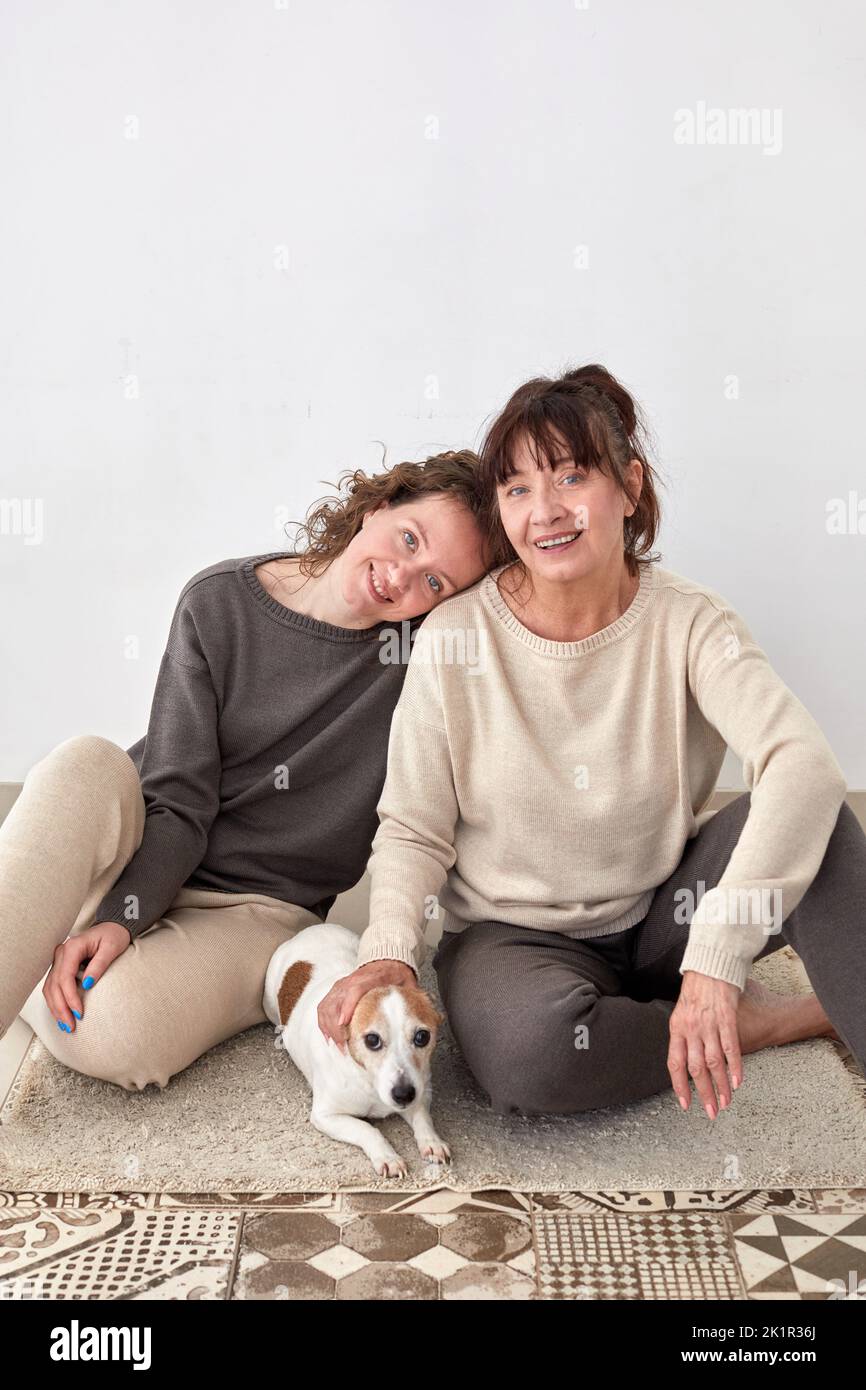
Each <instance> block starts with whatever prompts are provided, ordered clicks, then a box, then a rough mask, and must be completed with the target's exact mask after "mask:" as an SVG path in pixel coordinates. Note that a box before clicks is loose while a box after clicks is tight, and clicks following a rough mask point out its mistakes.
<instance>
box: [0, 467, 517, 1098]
mask: <svg viewBox="0 0 866 1390" xmlns="http://www.w3.org/2000/svg"><path fill="white" fill-rule="evenodd" d="M477 465H478V460H477V458H476V456H475V455H474V454H472V453H469V452H457V453H447V454H442V455H436V456H434V457H433V458H430V459H428V460H427V461H426V462H425V463H400V464H397V465H396V466H395V467H393V468H391V469H389V470H387V471H386V472H383V473H381V474H377V475H375V476H373V477H367V476H366V475H365V474H364V473H363V472H361V471H360V470H358V471H357V472H355V473H354V474H351V475H350V476H349V479H348V486H347V489H346V492H345V494H344V495H343V496H341V497H339V498H336V499H331V500H326V501H325V502H323V503H322V504H320V505H318V506H316V507H314V508H313V509H311V513H310V514H309V516H308V520H307V522H306V525H304V526H302V527H301V528H300V529H301V531H302V532H305V533H306V539H307V544H306V546H305V548H304V550H303V551H302V552H301V553H300V554H294V553H292V552H274V553H271V554H267V555H251V556H247V557H243V558H241V559H233V560H224V561H221V562H220V563H218V564H215V565H211V566H209V567H208V568H207V569H205V570H202V571H200V573H198V574H196V575H193V577H192V578H191V579H190V580H189V581H188V582H187V584H185V585H184V588H183V591H182V593H181V595H180V598H179V600H178V603H177V607H176V609H175V613H174V618H173V620H172V623H171V630H170V632H169V638H168V646H167V648H166V652H165V655H164V657H163V660H162V664H161V666H160V670H159V676H158V679H157V684H156V691H155V694H154V699H153V706H152V710H151V717H150V724H149V727H148V731H147V734H146V736H145V737H144V738H143V739H141V740H139V742H138V743H136V744H135V745H133V747H132V748H130V749H129V750H128V752H127V751H125V750H124V749H122V748H120V747H118V746H117V745H116V744H114V743H112V742H111V741H110V740H109V739H105V738H101V737H99V736H96V735H84V736H81V737H77V738H72V739H67V740H66V741H65V742H64V743H61V744H60V745H58V747H56V748H55V749H54V750H53V751H52V752H50V753H49V754H48V756H47V757H45V758H43V759H42V761H41V762H39V763H37V764H36V765H35V767H33V768H32V769H31V771H30V773H29V774H28V776H27V779H26V781H25V783H24V788H23V790H22V792H21V795H20V797H19V798H18V801H17V802H16V803H15V805H14V807H13V808H12V811H11V813H10V815H9V816H8V817H7V819H6V821H5V822H4V824H3V826H2V828H0V1036H2V1034H3V1033H4V1031H5V1029H6V1028H7V1027H8V1025H9V1023H10V1022H11V1020H12V1019H13V1018H14V1017H15V1015H16V1014H18V1013H19V1012H20V1014H21V1016H22V1018H24V1020H25V1021H26V1022H27V1023H28V1024H29V1025H30V1026H31V1027H32V1028H33V1029H34V1031H35V1032H36V1033H37V1035H38V1036H39V1038H40V1039H41V1041H42V1042H43V1043H44V1044H45V1046H46V1047H47V1048H48V1050H49V1051H50V1052H52V1053H53V1054H54V1056H55V1057H56V1058H57V1059H58V1060H59V1061H61V1062H64V1063H65V1064H66V1065H68V1066H70V1067H72V1068H74V1069H75V1070H76V1071H80V1072H84V1073H86V1074H88V1075H91V1076H98V1077H101V1078H102V1079H104V1080H107V1081H113V1082H115V1083H116V1084H118V1085H121V1086H124V1087H125V1088H127V1089H129V1090H141V1089H142V1088H143V1087H144V1086H146V1085H147V1084H148V1083H149V1082H154V1083H156V1084H157V1085H160V1086H165V1085H166V1084H167V1082H168V1080H169V1078H170V1077H171V1076H172V1075H173V1074H174V1073H175V1072H177V1071H180V1070H181V1069H182V1068H184V1067H186V1066H188V1065H189V1064H190V1062H193V1061H194V1060H195V1059H196V1058H197V1057H199V1056H200V1055H201V1054H202V1053H203V1052H205V1051H206V1050H207V1049H208V1048H211V1047H213V1046H214V1045H215V1044H216V1043H218V1042H221V1041H223V1039H225V1038H228V1037H231V1036H232V1035H233V1034H235V1033H238V1032H240V1031H242V1030H243V1029H245V1028H249V1027H251V1026H252V1025H253V1024H255V1023H264V1022H265V1021H266V1020H265V1014H264V1011H263V1009H262V991H263V987H264V978H265V971H266V968H267V964H268V961H269V960H270V958H271V956H272V954H273V952H274V951H275V950H276V948H277V946H278V945H279V944H280V943H281V942H282V941H284V940H285V939H286V938H287V937H289V936H292V935H294V933H295V932H297V931H299V930H300V929H301V928H302V927H305V926H307V925H309V924H311V923H313V922H318V921H321V920H322V919H323V918H324V917H325V916H326V915H327V913H328V910H329V909H330V907H331V905H332V903H333V901H334V898H335V897H336V895H337V894H338V893H340V892H342V891H343V890H344V889H347V888H350V887H351V886H352V885H353V884H354V883H355V882H356V881H357V880H358V879H359V878H360V877H361V875H362V873H363V871H364V865H365V863H366V861H367V858H368V855H369V852H370V843H371V840H372V838H373V833H374V831H375V829H376V824H377V821H376V802H377V800H378V797H379V794H380V791H381V788H382V783H383V781H384V777H385V763H386V750H387V741H388V731H389V727H390V723H391V716H392V713H393V709H394V705H395V704H396V701H397V698H398V696H399V693H400V688H401V685H402V682H403V677H404V675H405V669H406V668H405V665H404V664H401V662H400V661H399V660H396V659H395V658H394V647H395V643H394V642H393V641H391V637H392V635H393V633H394V631H395V627H396V630H397V631H398V632H399V631H401V630H402V629H403V624H404V622H405V623H406V625H407V627H408V628H410V629H413V630H414V629H416V628H417V622H416V621H415V620H416V619H419V618H420V617H423V615H424V614H426V613H427V612H429V611H430V609H432V608H433V607H435V606H436V605H437V604H438V603H441V602H442V601H443V600H445V599H447V598H449V597H451V596H452V595H454V594H455V593H456V592H457V591H458V590H459V589H462V588H465V587H466V586H468V585H470V584H473V583H474V582H475V581H476V580H477V579H478V578H479V576H480V575H481V574H483V573H484V571H485V568H486V567H487V564H488V563H491V560H490V558H489V557H488V556H487V555H486V554H485V552H484V536H485V532H486V530H487V528H486V526H485V525H484V524H482V522H481V519H480V516H479V511H480V503H479V491H478V487H477V478H476V470H477ZM383 639H387V641H383ZM396 645H397V650H398V652H399V650H400V647H399V644H396ZM386 653H387V655H386ZM46 971H47V974H46ZM369 974H370V978H371V980H372V982H374V983H375V980H376V969H375V968H374V969H372V970H371V971H370V972H369ZM43 977H44V979H43ZM40 981H41V988H40Z"/></svg>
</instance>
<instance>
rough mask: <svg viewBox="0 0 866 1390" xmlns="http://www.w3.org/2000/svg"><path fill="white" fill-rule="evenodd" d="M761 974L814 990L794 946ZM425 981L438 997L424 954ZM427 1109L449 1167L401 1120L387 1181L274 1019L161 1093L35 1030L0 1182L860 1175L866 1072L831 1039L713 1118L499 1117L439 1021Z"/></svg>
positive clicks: (628, 1180) (652, 1110) (399, 1184)
mask: <svg viewBox="0 0 866 1390" xmlns="http://www.w3.org/2000/svg"><path fill="white" fill-rule="evenodd" d="M754 973H755V975H756V976H757V978H759V979H761V980H762V981H764V983H766V984H767V985H769V986H770V987H771V988H774V989H776V990H779V991H780V992H785V993H789V992H790V993H795V992H800V991H802V990H803V989H804V985H803V982H802V978H801V975H800V973H799V970H798V966H797V962H796V958H795V957H793V955H791V954H789V953H788V951H787V949H782V950H780V951H778V952H775V953H774V954H773V955H772V956H770V957H768V958H766V959H764V960H762V961H760V962H758V964H757V965H756V967H755V969H754ZM422 983H423V984H424V986H425V987H426V988H427V989H428V990H429V991H430V993H431V994H432V995H433V997H434V998H435V999H437V1001H438V992H437V989H436V977H435V974H434V972H433V970H432V967H431V965H430V963H429V959H428V962H426V963H425V967H424V972H423V974H422ZM433 1080H434V1098H433V1106H432V1113H433V1117H434V1123H435V1124H436V1128H437V1130H438V1132H439V1134H440V1135H441V1136H442V1138H443V1139H444V1140H445V1142H446V1143H447V1144H448V1145H449V1146H450V1148H451V1152H452V1156H453V1161H452V1164H451V1166H450V1168H443V1169H438V1168H436V1167H435V1166H431V1165H429V1164H425V1163H424V1162H423V1161H422V1160H421V1158H420V1156H419V1154H418V1151H417V1149H416V1148H415V1145H414V1141H413V1139H412V1134H411V1130H410V1129H409V1127H408V1125H406V1124H405V1123H404V1121H403V1120H401V1119H399V1118H398V1117H395V1116H389V1118H388V1119H386V1120H384V1121H379V1122H378V1123H379V1124H380V1125H381V1126H382V1128H383V1130H384V1132H385V1133H386V1134H387V1136H388V1138H389V1140H390V1141H391V1143H392V1144H393V1145H394V1147H395V1149H397V1151H398V1152H399V1153H401V1154H403V1155H404V1156H405V1157H406V1158H407V1160H408V1163H409V1176H408V1177H407V1178H405V1179H396V1178H389V1179H384V1178H379V1177H378V1176H377V1175H376V1174H375V1173H374V1171H373V1168H372V1166H371V1165H370V1164H369V1162H368V1160H367V1158H366V1156H365V1155H364V1154H363V1153H362V1152H361V1151H360V1150H359V1149H355V1148H352V1147H350V1146H349V1145H348V1144H341V1143H338V1142H336V1141H335V1140H333V1139H329V1138H327V1137H326V1136H325V1135H323V1134H320V1133H319V1131H318V1130H316V1129H314V1128H313V1126H312V1125H311V1124H310V1123H309V1119H308V1114H309V1092H308V1088H307V1085H306V1082H305V1080H304V1078H303V1077H302V1075H301V1074H300V1072H298V1071H297V1070H296V1068H295V1067H294V1065H293V1063H292V1062H291V1060H290V1058H289V1057H288V1056H287V1055H286V1054H285V1053H284V1052H282V1051H277V1050H276V1049H275V1047H274V1031H273V1028H272V1027H271V1025H270V1024H261V1025H260V1026H258V1027H256V1028H250V1029H248V1030H247V1031H246V1032H245V1033H241V1034H239V1035H238V1036H237V1037H236V1038H232V1039H230V1040H229V1041H227V1042H225V1043H222V1044H221V1045H220V1046H219V1047H216V1048H214V1049H213V1050H212V1051H211V1052H209V1053H206V1054H205V1056H203V1057H201V1058H199V1060H198V1061H197V1062H196V1063H194V1065H193V1066H191V1067H189V1068H187V1070H186V1071H184V1072H181V1073H179V1074H178V1075H177V1076H175V1077H173V1078H172V1080H171V1082H170V1083H169V1085H168V1086H167V1087H166V1088H165V1089H164V1090H159V1088H158V1087H156V1086H148V1087H147V1088H146V1089H145V1090H144V1091H140V1092H129V1091H125V1090H123V1089H122V1088H121V1087H115V1086H112V1085H111V1084H109V1083H107V1082H103V1081H96V1080H93V1079H92V1078H90V1077H86V1076H82V1075H81V1074H80V1073H79V1072H75V1071H71V1070H69V1069H68V1068H66V1067H64V1066H63V1065H62V1064H61V1063H59V1062H57V1061H56V1059H55V1058H54V1057H52V1055H51V1054H50V1053H49V1052H48V1051H47V1049H46V1048H45V1047H43V1045H42V1043H41V1042H40V1041H39V1039H38V1038H36V1037H34V1038H33V1040H32V1042H31V1044H30V1047H29V1050H28V1053H27V1056H26V1057H25V1059H24V1062H23V1064H22V1067H21V1069H20V1071H19V1074H18V1077H17V1078H16V1081H15V1083H14V1085H13V1087H12V1090H11V1091H10V1094H9V1096H8V1098H7V1101H6V1104H5V1105H4V1107H3V1110H2V1112H0V1189H4V1190H7V1191H14V1192H21V1191H33V1190H37V1191H62V1192H106V1191H124V1192H130V1191H135V1192H174V1193H218V1192H248V1193H272V1192H273V1193H276V1192H327V1191H335V1190H343V1191H370V1190H375V1189H385V1190H388V1191H401V1190H407V1191H408V1190H416V1189H418V1188H423V1187H427V1186H431V1187H433V1186H436V1187H441V1186H445V1187H449V1188H451V1189H453V1190H455V1191H460V1192H464V1191H478V1190H479V1189H485V1188H487V1189H489V1188H511V1189H515V1190H517V1191H521V1190H522V1191H548V1192H557V1191H575V1190H590V1191H604V1190H611V1189H614V1190H617V1191H621V1190H623V1189H629V1190H634V1189H649V1190H660V1189H674V1190H683V1189H691V1188H698V1189H704V1188H710V1189H714V1190H721V1191H729V1190H735V1189H743V1188H753V1187H760V1188H779V1187H821V1186H830V1187H837V1186H851V1185H855V1186H861V1185H864V1183H866V1082H864V1080H863V1079H862V1078H860V1077H859V1075H854V1074H852V1072H851V1071H850V1070H849V1069H848V1068H847V1067H846V1066H845V1065H844V1063H843V1062H842V1060H841V1059H840V1057H839V1054H838V1053H837V1051H836V1049H835V1047H834V1045H833V1044H832V1043H831V1042H830V1041H829V1040H828V1039H814V1040H810V1041H808V1042H801V1043H792V1044H789V1045H787V1046H785V1047H778V1048H770V1049H765V1050H764V1051H763V1052H760V1053H756V1054H753V1055H752V1056H750V1057H748V1058H747V1059H746V1084H745V1085H744V1086H743V1087H742V1088H741V1090H740V1091H738V1092H736V1093H735V1095H734V1099H733V1104H732V1106H731V1108H730V1109H729V1110H727V1111H722V1113H721V1114H720V1115H719V1117H718V1119H717V1120H716V1121H715V1122H711V1121H710V1120H709V1119H708V1118H707V1116H706V1115H705V1114H704V1112H703V1110H702V1108H701V1107H700V1105H699V1103H698V1102H697V1100H696V1099H693V1101H692V1105H691V1107H690V1108H689V1110H688V1111H687V1112H683V1111H682V1110H681V1109H680V1107H679V1105H678V1103H677V1100H676V1097H675V1096H674V1094H673V1091H671V1090H668V1091H665V1092H662V1093H660V1094H659V1095H657V1096H653V1097H652V1098H650V1099H649V1100H646V1101H642V1102H640V1103H638V1104H636V1105H631V1106H625V1107H621V1108H610V1109H605V1110H596V1111H592V1112H590V1113H585V1114H581V1115H563V1116H549V1117H547V1116H542V1117H530V1116H518V1115H511V1116H504V1115H496V1114H494V1113H493V1111H492V1110H491V1109H490V1108H489V1105H488V1103H487V1097H486V1095H485V1094H484V1093H483V1092H482V1091H481V1089H480V1087H479V1086H478V1085H477V1083H476V1082H475V1080H474V1078H473V1076H472V1074H471V1073H470V1072H469V1070H468V1068H467V1066H466V1064H465V1063H464V1061H463V1059H462V1056H461V1055H460V1053H459V1051H458V1050H457V1047H456V1044H455V1043H454V1040H453V1038H452V1035H451V1032H450V1030H449V1029H448V1027H447V1026H445V1027H444V1028H443V1030H442V1033H441V1034H440V1041H439V1044H438V1046H437V1049H436V1053H435V1055H434V1062H433Z"/></svg>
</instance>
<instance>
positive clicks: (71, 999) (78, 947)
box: [42, 922, 132, 1033]
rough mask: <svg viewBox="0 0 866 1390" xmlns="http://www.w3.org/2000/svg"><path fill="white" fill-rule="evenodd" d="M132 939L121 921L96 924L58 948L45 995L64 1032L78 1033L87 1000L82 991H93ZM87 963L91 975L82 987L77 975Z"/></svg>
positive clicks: (88, 972) (87, 974) (46, 980)
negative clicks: (79, 1021) (77, 1025)
mask: <svg viewBox="0 0 866 1390" xmlns="http://www.w3.org/2000/svg"><path fill="white" fill-rule="evenodd" d="M131 940H132V937H131V936H130V934H129V932H128V931H127V929H126V927H123V926H121V925H120V923H119V922H96V923H94V925H93V926H92V927H88V928H87V930H86V931H82V932H76V934H75V935H74V936H67V938H66V940H65V941H61V943H60V945H59V946H55V948H54V960H53V962H52V965H51V968H50V969H49V971H48V974H47V975H46V977H45V983H44V985H43V986H42V993H43V994H44V995H45V1002H46V1003H47V1005H48V1007H49V1009H50V1010H51V1012H52V1014H53V1015H54V1017H55V1018H56V1019H57V1022H58V1024H59V1025H60V1027H61V1028H62V1029H63V1031H64V1032H66V1033H74V1032H75V1019H76V1018H79V1019H80V1018H81V1016H82V1013H81V1011H82V1009H83V1008H84V1000H83V998H82V995H81V992H80V990H88V989H92V988H93V986H94V985H95V984H96V983H97V981H98V980H101V979H102V976H103V975H104V974H105V972H106V970H107V969H108V967H109V965H110V964H111V962H112V961H113V960H116V959H117V957H118V956H120V955H123V952H124V951H125V950H126V948H127V946H129V944H130V942H131ZM83 961H87V963H88V964H87V973H86V974H85V976H84V980H83V982H82V984H81V986H80V987H79V984H78V981H77V979H76V976H77V974H78V972H79V970H80V968H81V965H82V962H83ZM88 982H89V983H88ZM73 1015H74V1017H73Z"/></svg>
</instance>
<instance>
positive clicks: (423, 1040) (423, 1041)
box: [412, 1028, 430, 1047]
mask: <svg viewBox="0 0 866 1390" xmlns="http://www.w3.org/2000/svg"><path fill="white" fill-rule="evenodd" d="M412 1041H413V1042H414V1044H415V1046H416V1047H426V1046H427V1044H428V1042H429V1041H430V1034H429V1032H428V1031H427V1029H426V1028H416V1030H415V1036H414V1038H413V1039H412Z"/></svg>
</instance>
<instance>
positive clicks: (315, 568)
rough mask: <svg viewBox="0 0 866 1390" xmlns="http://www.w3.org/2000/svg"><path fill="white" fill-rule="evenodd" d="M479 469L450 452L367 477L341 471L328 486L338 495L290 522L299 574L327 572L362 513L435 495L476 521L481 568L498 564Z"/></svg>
mask: <svg viewBox="0 0 866 1390" xmlns="http://www.w3.org/2000/svg"><path fill="white" fill-rule="evenodd" d="M479 464H480V460H479V458H478V455H477V454H474V453H473V452H472V450H471V449H453V450H450V451H448V452H446V453H444V454H433V455H431V457H430V458H427V459H424V461H423V462H421V463H395V464H392V465H391V467H390V468H387V469H386V470H385V471H384V472H383V473H375V474H373V475H372V476H369V475H368V474H366V473H365V472H364V471H363V470H362V469H360V468H356V469H351V468H350V469H347V470H346V471H345V472H344V473H341V474H340V478H339V480H338V482H337V483H336V484H333V483H332V484H329V486H332V487H335V488H336V490H337V493H338V496H336V497H323V498H320V499H319V500H318V501H317V502H314V503H313V504H312V506H311V507H310V508H309V510H308V512H307V516H306V519H305V520H304V521H302V522H296V523H294V524H295V526H296V528H297V533H298V536H299V537H300V538H301V540H302V541H304V540H305V542H306V543H305V544H304V548H303V550H298V547H297V545H296V546H295V553H296V554H298V555H299V557H300V566H299V568H300V570H301V571H302V573H304V574H306V575H311V576H312V575H317V574H320V573H321V572H322V571H323V570H325V569H327V567H328V565H330V564H331V562H332V560H336V558H337V556H338V555H342V553H343V551H344V550H345V549H346V547H347V546H348V544H349V542H350V541H351V540H352V539H353V538H354V537H355V536H356V535H357V534H358V532H359V531H360V529H361V522H362V520H363V518H364V516H365V514H366V513H367V512H370V511H372V510H373V509H374V507H378V506H379V505H380V503H382V502H387V504H388V505H389V506H390V507H402V506H407V505H409V504H410V503H412V502H415V501H417V499H418V498H419V497H431V496H434V495H437V494H441V493H445V494H447V495H448V496H449V497H454V498H456V499H457V500H458V501H459V502H461V503H462V504H463V506H464V507H466V508H467V510H468V511H470V512H471V513H472V515H473V516H474V517H475V518H476V520H477V521H478V526H479V529H480V531H481V536H482V560H483V562H484V565H485V568H486V569H490V568H492V567H493V565H495V564H501V563H502V562H503V559H504V552H503V556H502V558H501V559H500V558H499V552H498V551H495V550H491V549H490V544H489V536H490V532H491V530H492V529H493V527H492V521H491V518H490V515H489V510H488V507H487V504H486V502H485V499H484V497H483V495H482V491H481V488H480V486H479V481H478V469H479Z"/></svg>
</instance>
